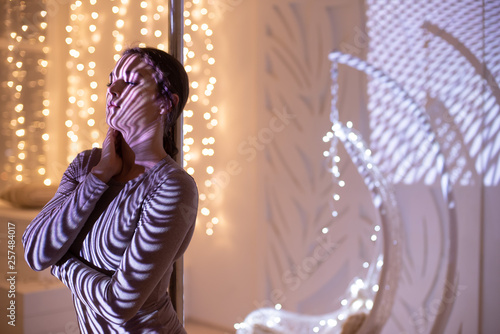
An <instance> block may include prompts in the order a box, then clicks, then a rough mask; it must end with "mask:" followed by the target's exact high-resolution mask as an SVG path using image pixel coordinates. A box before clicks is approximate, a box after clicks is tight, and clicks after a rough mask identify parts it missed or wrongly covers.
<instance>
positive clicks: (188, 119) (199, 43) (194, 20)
mask: <svg viewBox="0 0 500 334" xmlns="http://www.w3.org/2000/svg"><path fill="white" fill-rule="evenodd" d="M211 14H212V13H209V10H208V9H207V7H206V6H204V5H203V4H201V1H199V0H191V1H186V3H185V11H184V19H185V21H184V22H185V33H184V45H185V47H184V55H185V59H184V64H185V68H186V71H187V72H188V74H189V76H190V78H191V87H190V88H191V96H190V100H189V102H188V104H187V107H186V110H185V111H184V121H185V123H184V145H183V151H184V167H185V168H186V170H187V172H188V173H189V174H191V175H193V177H195V179H196V180H197V182H198V186H199V187H200V188H201V189H200V208H201V209H200V213H201V215H200V216H199V218H198V219H199V220H202V221H203V223H204V224H205V232H206V234H207V235H209V236H210V235H213V233H214V229H215V226H216V225H217V224H218V223H219V218H218V217H217V216H216V215H215V214H214V210H213V209H212V208H211V205H210V203H211V202H212V201H213V200H215V194H214V191H212V188H213V187H214V186H215V185H214V183H213V181H212V179H213V175H214V173H215V168H214V167H213V166H212V164H211V161H212V160H213V157H214V155H215V150H214V147H213V145H214V143H215V137H214V135H213V132H212V130H213V129H214V128H215V127H216V126H217V125H218V120H217V112H218V111H219V109H218V107H217V106H216V105H213V104H212V102H211V100H210V97H211V95H212V92H213V91H214V88H215V84H216V83H217V79H216V78H215V76H214V75H213V73H212V68H213V65H214V64H215V58H214V57H213V55H212V52H213V50H214V45H213V43H212V39H211V36H212V35H213V31H212V29H210V26H209V23H210V20H211V19H212V18H213V17H214V15H211ZM193 110H194V111H193ZM195 115H202V117H203V119H202V120H200V123H202V124H203V123H205V127H206V128H205V129H203V128H202V129H196V130H197V133H200V134H201V133H203V134H205V136H203V135H201V136H202V137H203V138H202V140H201V144H202V146H201V149H200V150H201V156H202V157H200V155H199V152H197V151H196V150H195V147H196V148H199V146H195V139H194V136H193V134H192V133H193V130H194V127H193V123H195V120H194V117H195ZM196 123H198V122H196ZM199 158H202V160H203V161H202V162H200V161H198V160H199ZM200 164H201V165H202V166H200V167H197V168H196V172H195V166H198V165H200ZM200 169H201V170H200Z"/></svg>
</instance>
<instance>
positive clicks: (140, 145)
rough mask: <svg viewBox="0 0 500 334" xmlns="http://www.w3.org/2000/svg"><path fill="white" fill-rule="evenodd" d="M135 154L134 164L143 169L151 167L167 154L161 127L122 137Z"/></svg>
mask: <svg viewBox="0 0 500 334" xmlns="http://www.w3.org/2000/svg"><path fill="white" fill-rule="evenodd" d="M124 139H125V141H126V142H127V144H128V145H129V146H130V148H131V149H132V151H134V154H135V164H136V165H140V166H142V167H144V168H145V169H149V168H152V167H153V166H154V165H156V164H157V163H158V162H160V161H161V160H162V159H164V158H165V157H166V156H167V152H165V149H164V148H163V129H159V128H158V127H156V128H154V129H150V130H149V131H140V132H138V133H137V134H130V135H128V136H125V137H124Z"/></svg>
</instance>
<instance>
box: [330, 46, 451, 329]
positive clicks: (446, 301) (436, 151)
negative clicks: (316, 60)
mask: <svg viewBox="0 0 500 334" xmlns="http://www.w3.org/2000/svg"><path fill="white" fill-rule="evenodd" d="M329 58H330V60H331V61H332V62H333V70H332V77H334V86H335V82H336V80H335V79H336V77H335V75H336V73H337V72H336V70H337V69H336V64H337V63H341V64H345V65H347V66H349V67H352V68H354V69H356V70H358V71H361V72H364V73H366V74H367V75H369V76H371V78H372V79H374V80H377V81H379V82H380V83H382V84H384V85H386V86H387V87H389V88H390V89H391V90H393V91H394V93H395V95H401V96H403V100H404V103H406V110H408V111H410V113H411V114H412V116H414V117H415V119H416V120H417V121H418V125H419V127H420V130H421V131H422V132H423V133H424V134H425V138H426V143H427V145H423V146H422V147H420V148H419V151H418V152H417V154H418V156H417V158H423V157H424V156H425V155H426V153H429V152H430V153H432V154H433V155H434V156H435V161H436V168H437V175H439V178H440V180H439V181H440V188H441V196H442V199H443V201H444V203H445V205H446V209H447V212H448V224H444V223H443V224H442V225H443V229H444V235H445V237H446V238H447V239H446V240H445V243H446V245H445V255H444V256H445V257H447V259H448V263H447V269H446V275H445V278H446V283H445V284H444V288H443V292H442V296H441V300H440V302H439V309H440V313H439V317H437V318H436V319H435V320H434V323H433V325H432V327H431V329H430V331H429V333H432V334H438V333H443V332H444V329H445V328H446V324H447V321H448V318H449V316H450V313H451V310H452V308H453V303H454V300H455V299H454V296H455V295H456V287H457V284H458V279H457V275H456V271H457V250H458V227H457V213H456V203H455V199H454V196H453V192H452V185H451V182H450V176H449V173H448V170H447V167H446V163H445V156H444V154H443V153H442V151H441V148H440V145H439V142H438V140H437V136H436V134H435V133H434V131H433V130H432V127H431V124H430V121H429V117H428V115H427V114H426V111H425V109H424V108H423V107H421V106H419V105H418V104H417V103H416V102H415V101H414V99H413V98H412V97H411V96H410V95H409V94H408V93H406V92H405V91H404V90H403V89H402V88H401V87H400V86H399V85H398V84H397V83H396V82H395V81H394V80H392V79H391V78H389V77H388V76H387V75H385V74H384V73H383V72H382V71H380V70H379V69H376V68H374V67H373V66H371V65H370V64H367V63H366V62H365V61H363V60H361V59H359V58H357V57H354V56H351V55H348V54H343V53H341V52H332V53H331V54H330V56H329ZM332 92H333V93H335V92H336V91H335V90H334V91H332ZM334 99H335V95H334ZM333 109H334V107H332V110H333ZM332 114H333V111H332ZM337 119H338V115H337ZM396 172H397V171H396ZM389 177H390V176H386V179H388V178H389Z"/></svg>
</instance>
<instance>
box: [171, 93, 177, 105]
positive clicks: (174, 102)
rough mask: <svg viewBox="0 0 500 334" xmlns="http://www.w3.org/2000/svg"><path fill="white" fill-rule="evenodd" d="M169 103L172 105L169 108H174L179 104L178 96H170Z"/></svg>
mask: <svg viewBox="0 0 500 334" xmlns="http://www.w3.org/2000/svg"><path fill="white" fill-rule="evenodd" d="M170 103H171V104H172V105H171V106H170V108H173V107H175V106H176V105H177V104H178V103H179V95H177V94H172V96H171V100H170Z"/></svg>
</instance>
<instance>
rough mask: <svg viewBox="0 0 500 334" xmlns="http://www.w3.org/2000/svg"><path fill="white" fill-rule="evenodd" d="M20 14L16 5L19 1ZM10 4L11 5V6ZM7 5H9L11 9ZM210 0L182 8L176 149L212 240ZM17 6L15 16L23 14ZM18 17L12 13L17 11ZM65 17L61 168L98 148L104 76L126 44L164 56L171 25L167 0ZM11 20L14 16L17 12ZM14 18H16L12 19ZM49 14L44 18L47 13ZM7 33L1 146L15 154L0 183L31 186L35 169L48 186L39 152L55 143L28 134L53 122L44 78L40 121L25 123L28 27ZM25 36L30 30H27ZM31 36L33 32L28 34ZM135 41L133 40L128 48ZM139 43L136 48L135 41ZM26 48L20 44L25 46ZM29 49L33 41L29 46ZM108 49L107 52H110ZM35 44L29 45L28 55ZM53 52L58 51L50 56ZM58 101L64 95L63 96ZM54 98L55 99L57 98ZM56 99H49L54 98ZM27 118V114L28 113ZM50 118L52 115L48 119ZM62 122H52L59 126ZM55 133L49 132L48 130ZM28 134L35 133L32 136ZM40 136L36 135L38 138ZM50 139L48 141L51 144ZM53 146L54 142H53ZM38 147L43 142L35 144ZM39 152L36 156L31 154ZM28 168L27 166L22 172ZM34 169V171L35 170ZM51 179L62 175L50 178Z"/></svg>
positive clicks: (88, 4)
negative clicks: (6, 111)
mask: <svg viewBox="0 0 500 334" xmlns="http://www.w3.org/2000/svg"><path fill="white" fill-rule="evenodd" d="M18 2H19V4H18V7H19V8H21V7H22V5H21V2H22V1H18ZM12 3H17V2H16V1H12ZM12 6H14V5H13V4H12ZM209 6H210V2H208V4H204V3H203V2H202V1H200V0H186V1H185V3H184V12H183V19H184V22H185V26H184V27H185V28H184V35H183V40H184V50H183V52H184V66H185V69H186V71H187V72H188V75H189V77H190V85H191V86H190V98H189V100H188V103H187V105H186V108H185V111H184V124H183V134H184V140H183V143H182V151H183V156H184V160H183V165H184V168H185V169H186V171H187V172H188V173H189V174H190V175H192V176H193V177H194V178H195V179H196V181H197V183H198V187H199V190H200V198H199V200H200V215H199V223H200V224H203V225H204V226H205V232H206V234H207V235H209V236H210V235H213V233H214V231H215V226H216V225H217V224H218V223H219V218H218V217H217V216H216V215H215V210H214V209H213V204H212V203H214V200H215V192H214V191H213V187H214V186H215V184H214V181H213V179H214V173H215V168H214V166H213V159H214V155H215V148H214V146H215V145H214V144H215V135H214V129H215V128H216V127H217V126H218V118H217V113H218V111H219V108H218V106H217V105H214V103H213V99H212V94H213V92H214V90H215V85H216V83H217V79H216V77H215V75H214V73H215V72H214V69H213V68H214V65H215V58H214V56H213V52H214V44H213V41H212V37H213V31H212V29H211V27H210V24H211V20H212V19H214V18H215V14H214V13H212V12H210V10H209V9H210V7H209ZM19 8H18V11H19V10H21V9H19ZM16 13H17V12H16ZM47 14H48V13H47V11H46V10H40V11H39V13H38V14H37V15H38V17H39V19H38V21H37V22H38V26H37V27H36V28H37V29H36V32H37V34H36V39H37V45H36V48H38V49H40V50H43V52H41V53H40V54H43V57H40V58H39V59H38V60H37V61H38V65H37V66H38V68H39V70H40V72H43V74H45V71H46V70H47V67H48V66H49V63H48V60H47V59H46V58H47V57H46V56H47V54H48V52H49V48H48V46H47V44H46V43H47V41H46V37H45V35H46V34H45V33H44V32H45V31H46V30H47V20H46V18H47ZM68 14H69V16H68V21H67V24H66V25H65V36H64V42H65V44H66V51H65V52H67V53H66V56H65V57H64V58H65V59H66V60H65V64H64V65H65V70H66V72H67V85H66V87H65V89H66V97H67V99H66V100H65V101H62V102H61V103H62V107H63V109H62V110H63V113H64V114H63V117H64V118H63V121H62V122H63V124H64V136H65V138H66V141H67V155H66V160H67V161H66V163H69V162H71V161H72V160H73V159H74V158H75V157H76V155H77V154H78V153H79V152H81V151H83V150H85V149H89V148H91V147H99V146H101V145H102V141H103V139H104V137H105V135H106V131H107V126H106V123H105V117H104V113H103V112H102V111H103V110H105V101H106V88H105V84H106V83H107V81H108V73H109V71H110V69H111V68H112V67H113V65H114V63H115V62H116V61H117V60H118V59H119V57H120V55H121V53H122V52H123V51H124V50H125V49H126V48H127V47H132V46H140V47H144V46H146V45H147V46H153V47H156V48H158V49H161V50H165V49H166V48H167V46H168V31H167V25H166V24H165V22H169V20H170V18H169V6H168V1H167V0H153V1H151V0H150V1H140V2H135V1H131V0H111V1H102V0H101V1H98V0H89V1H81V0H75V1H73V2H71V3H70V4H69V13H68ZM16 15H17V14H16ZM12 16H15V15H14V14H12ZM49 16H50V13H49ZM11 26H12V29H11V32H10V35H9V42H8V52H7V54H6V55H7V59H6V60H7V62H8V64H9V66H10V67H9V68H10V70H9V72H10V76H11V77H10V78H9V79H8V80H6V81H4V83H3V84H4V86H6V87H8V88H9V89H10V90H11V92H12V94H10V95H12V96H13V99H14V102H16V103H14V106H13V108H14V111H13V112H12V113H10V116H9V117H10V130H14V134H15V142H12V143H10V142H9V143H8V144H7V145H8V146H9V147H11V148H12V150H15V154H11V156H10V157H9V158H8V162H7V164H6V166H5V168H4V169H5V170H6V172H5V173H3V174H2V177H3V178H4V179H7V176H6V175H7V173H8V175H9V177H11V175H14V178H15V180H17V181H18V182H28V181H32V180H33V177H32V176H28V174H29V175H32V174H33V170H36V174H37V175H36V176H37V177H42V178H44V180H43V182H44V183H45V184H46V185H50V184H51V183H52V181H51V179H50V177H51V176H52V175H49V174H50V173H49V172H48V171H47V167H46V166H45V163H46V161H45V160H46V156H45V153H46V152H47V150H48V147H49V146H50V145H55V144H56V143H55V141H57V140H58V139H54V138H57V134H56V133H54V134H55V137H54V138H52V135H49V133H47V132H45V131H42V132H43V133H40V136H41V138H35V137H33V136H30V137H29V138H28V132H29V131H31V130H30V129H32V128H33V127H38V128H44V127H45V123H47V120H48V119H49V118H50V117H52V115H51V114H50V110H49V104H50V102H49V97H48V92H47V90H46V89H45V87H42V84H44V80H42V81H40V87H38V88H39V90H41V91H42V92H43V100H42V101H41V102H42V103H43V105H41V106H40V110H39V111H37V112H38V113H39V114H40V117H42V118H41V120H40V119H37V120H33V121H29V120H28V119H27V118H26V115H25V113H26V112H27V111H26V109H27V108H26V105H24V104H23V103H22V102H21V101H22V97H21V96H22V94H23V93H24V88H25V87H24V86H23V85H25V83H23V80H24V75H22V74H23V73H24V74H25V73H26V69H25V64H24V63H23V59H22V58H23V56H24V53H25V52H24V51H21V50H22V47H21V46H22V45H24V44H26V43H24V42H25V40H24V39H23V37H22V36H23V33H24V35H26V32H27V30H29V29H32V28H33V27H30V26H28V25H22V24H19V23H18V22H17V21H16V22H13V23H12V25H11ZM28 32H29V31H28ZM32 35H33V36H34V34H32ZM131 41H135V42H131ZM137 41H139V42H137ZM23 43H24V44H23ZM31 44H32V43H31ZM110 48H112V49H111V51H110ZM32 49H33V46H31V49H30V50H32ZM51 51H53V52H55V51H56V50H51ZM63 95H64V94H63ZM59 96H60V95H59ZM57 97H58V96H56V95H54V96H53V98H57ZM30 112H31V110H30ZM54 117H55V116H54ZM59 117H60V116H57V118H58V119H57V120H56V119H54V120H53V121H54V122H60V118H59ZM54 131H55V130H54ZM32 132H33V131H32ZM37 133H38V132H37ZM49 138H50V140H51V142H49ZM52 140H54V142H52ZM40 143H42V144H40ZM35 147H36V148H37V149H38V151H37V152H35V151H36V150H35V149H34V148H35ZM32 153H36V154H38V155H39V157H38V158H37V161H36V163H33V161H32V160H30V161H27V160H28V159H27V158H28V155H29V154H32ZM28 165H29V166H28ZM34 165H36V166H35V167H33V166H34ZM53 177H54V178H56V177H57V178H58V177H60V175H54V176H53Z"/></svg>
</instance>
